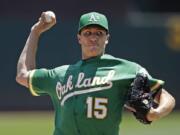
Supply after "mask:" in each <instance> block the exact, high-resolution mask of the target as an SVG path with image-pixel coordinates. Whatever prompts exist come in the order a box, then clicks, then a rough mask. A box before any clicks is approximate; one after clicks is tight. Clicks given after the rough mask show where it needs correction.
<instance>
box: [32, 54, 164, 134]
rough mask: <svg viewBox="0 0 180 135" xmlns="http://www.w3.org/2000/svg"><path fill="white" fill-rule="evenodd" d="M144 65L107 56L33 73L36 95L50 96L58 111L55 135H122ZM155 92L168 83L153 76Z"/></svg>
mask: <svg viewBox="0 0 180 135" xmlns="http://www.w3.org/2000/svg"><path fill="white" fill-rule="evenodd" d="M139 72H144V73H146V74H148V72H147V71H146V70H145V69H144V68H143V67H141V66H140V65H138V64H136V63H134V62H130V61H127V60H124V59H119V58H115V57H113V56H111V55H107V54H104V55H102V56H98V57H94V58H91V59H87V60H80V61H78V62H77V63H76V64H74V65H65V66H60V67H57V68H55V69H51V70H47V69H36V70H33V71H32V72H31V73H30V78H29V87H30V91H31V92H32V94H33V95H36V96H38V95H44V94H48V95H49V96H50V97H51V99H52V102H53V105H54V108H55V131H54V135H118V134H119V124H120V122H121V116H122V110H123V107H124V104H125V102H126V98H127V96H126V95H127V91H128V89H129V86H130V84H131V82H132V81H133V79H134V78H135V76H136V74H137V73H139ZM148 77H149V79H150V84H151V86H152V87H151V90H154V91H156V90H157V89H158V88H159V87H160V86H161V85H162V84H163V83H164V82H163V81H161V80H157V79H154V78H152V77H151V76H150V75H149V74H148Z"/></svg>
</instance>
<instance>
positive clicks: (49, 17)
mask: <svg viewBox="0 0 180 135" xmlns="http://www.w3.org/2000/svg"><path fill="white" fill-rule="evenodd" d="M55 17H56V15H55V14H54V12H52V11H46V12H45V21H46V22H47V23H50V22H51V21H52V19H53V18H55Z"/></svg>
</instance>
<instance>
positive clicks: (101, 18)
mask: <svg viewBox="0 0 180 135" xmlns="http://www.w3.org/2000/svg"><path fill="white" fill-rule="evenodd" d="M88 25H99V26H101V27H102V28H104V29H105V30H107V31H108V20H107V18H106V16H105V15H103V14H100V13H97V12H90V13H86V14H83V15H82V16H81V17H80V20H79V28H78V32H80V31H81V30H82V29H83V28H84V27H86V26H88Z"/></svg>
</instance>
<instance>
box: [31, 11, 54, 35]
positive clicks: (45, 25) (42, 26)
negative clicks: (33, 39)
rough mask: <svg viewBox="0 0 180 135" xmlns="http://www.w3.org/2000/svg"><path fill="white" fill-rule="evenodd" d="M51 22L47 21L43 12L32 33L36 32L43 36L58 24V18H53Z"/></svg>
mask: <svg viewBox="0 0 180 135" xmlns="http://www.w3.org/2000/svg"><path fill="white" fill-rule="evenodd" d="M51 19H52V20H51V21H50V22H47V21H46V18H45V12H42V14H41V16H40V18H39V21H38V22H37V23H36V24H34V25H33V26H32V28H31V31H33V32H36V33H37V34H39V35H40V34H41V33H43V32H45V31H47V30H49V29H50V28H51V27H53V26H54V25H55V24H56V17H52V18H51Z"/></svg>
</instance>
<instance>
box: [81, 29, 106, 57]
mask: <svg viewBox="0 0 180 135" xmlns="http://www.w3.org/2000/svg"><path fill="white" fill-rule="evenodd" d="M108 38H109V34H107V32H106V31H105V30H104V29H103V28H101V27H98V26H89V27H86V28H83V29H82V31H81V32H80V33H79V34H78V41H79V44H80V45H81V50H82V59H88V58H91V57H95V56H98V55H102V54H103V53H104V51H105V48H106V44H107V43H108Z"/></svg>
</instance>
